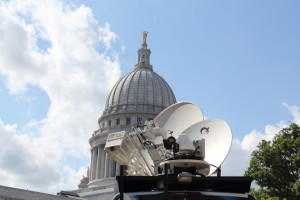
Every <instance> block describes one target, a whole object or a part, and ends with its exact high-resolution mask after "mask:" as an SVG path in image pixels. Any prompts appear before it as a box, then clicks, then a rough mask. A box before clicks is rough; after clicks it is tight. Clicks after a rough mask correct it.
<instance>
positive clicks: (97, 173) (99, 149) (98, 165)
mask: <svg viewBox="0 0 300 200" xmlns="http://www.w3.org/2000/svg"><path fill="white" fill-rule="evenodd" d="M97 151H98V153H97V169H96V179H99V178H100V176H101V158H100V157H101V151H103V150H102V149H101V146H98V147H97Z"/></svg>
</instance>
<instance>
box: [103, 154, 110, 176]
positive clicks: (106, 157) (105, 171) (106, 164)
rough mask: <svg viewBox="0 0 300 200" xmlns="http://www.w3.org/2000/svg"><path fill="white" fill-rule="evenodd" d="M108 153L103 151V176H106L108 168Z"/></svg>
mask: <svg viewBox="0 0 300 200" xmlns="http://www.w3.org/2000/svg"><path fill="white" fill-rule="evenodd" d="M108 160H109V158H108V154H107V153H105V161H104V165H105V169H104V178H107V177H108V168H109V164H108Z"/></svg>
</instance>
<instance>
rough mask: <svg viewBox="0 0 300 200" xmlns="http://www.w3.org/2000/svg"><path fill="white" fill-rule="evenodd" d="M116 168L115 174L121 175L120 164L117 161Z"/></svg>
mask: <svg viewBox="0 0 300 200" xmlns="http://www.w3.org/2000/svg"><path fill="white" fill-rule="evenodd" d="M115 168H116V174H115V175H116V176H119V175H120V165H119V164H118V163H116V166H115Z"/></svg>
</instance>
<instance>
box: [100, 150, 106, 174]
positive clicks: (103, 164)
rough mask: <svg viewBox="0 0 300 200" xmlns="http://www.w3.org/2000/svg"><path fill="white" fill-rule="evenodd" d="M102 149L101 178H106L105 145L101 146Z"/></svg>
mask: <svg viewBox="0 0 300 200" xmlns="http://www.w3.org/2000/svg"><path fill="white" fill-rule="evenodd" d="M100 147H101V148H102V151H101V167H100V168H101V169H100V171H101V175H100V178H104V175H105V151H104V145H101V146H100Z"/></svg>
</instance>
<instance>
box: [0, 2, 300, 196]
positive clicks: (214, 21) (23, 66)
mask: <svg viewBox="0 0 300 200" xmlns="http://www.w3.org/2000/svg"><path fill="white" fill-rule="evenodd" d="M299 9H300V2H299V1H296V0H295V1H292V0H291V1H277V0H269V1H258V0H254V1H188V2H184V3H183V2H182V1H176V2H174V1H171V0H165V1H133V0H131V1H86V0H82V1H79V0H78V1H71V0H70V1H43V2H39V3H38V2H35V1H30V0H28V1H23V2H17V1H0V145H1V148H2V149H3V151H1V152H2V153H0V169H1V170H0V171H2V172H0V184H1V185H9V186H13V187H18V186H20V187H27V188H30V189H35V190H39V191H46V192H52V193H56V192H57V191H58V190H60V189H70V188H74V187H76V185H77V184H78V183H79V180H80V178H81V176H82V174H85V171H86V167H87V166H88V165H89V160H90V155H89V144H88V139H89V138H90V137H91V134H92V133H93V131H94V130H96V129H97V119H98V118H99V117H100V116H101V114H102V110H103V108H104V105H105V101H106V97H107V95H108V93H109V91H110V89H111V88H112V86H113V85H114V83H115V82H116V81H117V80H118V79H119V78H121V77H122V76H123V75H125V74H127V73H128V72H130V71H131V70H132V69H133V68H134V65H135V64H136V63H137V49H138V48H139V47H140V45H141V43H142V31H143V30H145V31H148V32H149V34H148V39H147V43H148V47H149V48H150V49H151V52H152V53H151V64H152V65H153V68H154V71H155V72H157V73H158V74H159V75H161V76H162V77H163V78H164V79H165V80H166V81H167V82H168V83H169V85H170V86H171V88H172V89H173V92H174V93H175V96H176V98H177V101H191V102H194V103H196V104H197V105H199V106H200V107H201V109H202V111H203V112H204V115H205V116H206V117H207V118H210V119H211V118H218V119H223V120H225V121H227V122H228V124H229V125H230V127H231V129H232V132H233V137H234V141H233V147H232V151H231V152H230V155H229V156H228V160H227V161H226V163H224V166H225V167H224V168H225V169H224V171H225V174H226V173H227V174H229V175H235V174H233V173H234V172H238V173H237V175H241V174H243V171H244V170H245V168H246V166H247V165H248V162H249V158H250V154H251V152H252V151H253V149H255V146H256V145H257V143H258V142H259V141H260V140H261V139H272V137H273V136H274V134H275V133H276V132H278V130H280V129H281V128H282V127H285V126H287V125H288V124H289V123H291V122H296V123H300V93H299V85H300V84H299V74H300V56H299V54H300V26H299V24H300V12H299ZM78 147H80V148H78ZM16 151H17V152H19V153H18V154H16ZM10 155H17V156H10ZM23 156H27V157H28V158H29V159H31V160H34V163H33V164H32V163H31V164H29V163H28V162H27V161H26V159H25V160H24V157H23ZM47 156H50V157H51V158H52V159H50V161H49V159H47ZM241 157H242V159H241ZM237 158H240V163H238V164H237V166H236V165H235V166H233V164H232V162H231V161H234V160H235V162H236V160H237ZM15 163H19V167H16V164H15ZM33 169H34V170H36V171H38V172H39V173H37V174H38V175H40V176H42V175H46V174H48V175H49V174H51V176H50V177H48V178H45V179H44V180H43V182H40V181H39V180H38V178H37V177H35V176H37V175H35V174H32V173H29V171H32V170H33ZM26 170H28V171H26ZM27 172H28V173H29V174H30V176H28V177H24V176H22V174H24V173H25V174H26V173H27Z"/></svg>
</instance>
